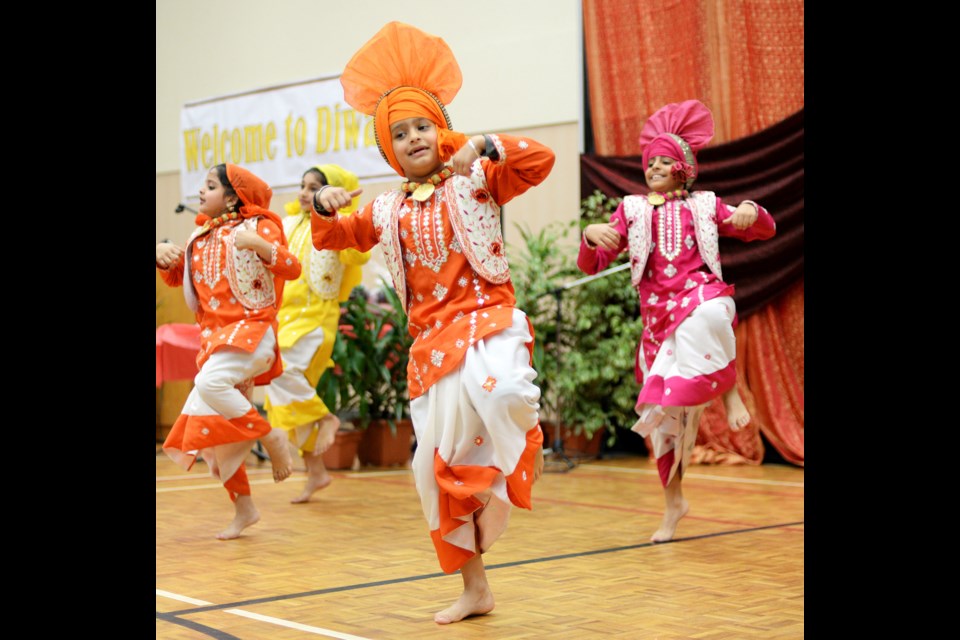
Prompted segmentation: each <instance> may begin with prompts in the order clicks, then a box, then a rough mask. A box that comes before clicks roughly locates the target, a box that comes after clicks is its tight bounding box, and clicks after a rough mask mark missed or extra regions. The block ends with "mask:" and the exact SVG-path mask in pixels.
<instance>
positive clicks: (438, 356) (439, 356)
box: [430, 349, 447, 367]
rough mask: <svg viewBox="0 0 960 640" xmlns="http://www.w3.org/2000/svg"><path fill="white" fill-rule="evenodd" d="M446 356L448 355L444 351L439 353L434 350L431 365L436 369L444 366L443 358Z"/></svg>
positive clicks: (431, 354) (431, 355)
mask: <svg viewBox="0 0 960 640" xmlns="http://www.w3.org/2000/svg"><path fill="white" fill-rule="evenodd" d="M446 355H447V354H445V353H443V352H442V351H437V350H436V349H434V350H433V351H432V352H431V353H430V364H432V365H433V366H435V367H441V366H443V358H444V356H446Z"/></svg>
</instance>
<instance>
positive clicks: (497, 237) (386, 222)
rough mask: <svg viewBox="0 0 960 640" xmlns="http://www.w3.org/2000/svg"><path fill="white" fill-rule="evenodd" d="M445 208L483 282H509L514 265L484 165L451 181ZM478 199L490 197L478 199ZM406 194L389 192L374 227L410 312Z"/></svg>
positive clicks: (376, 207)
mask: <svg viewBox="0 0 960 640" xmlns="http://www.w3.org/2000/svg"><path fill="white" fill-rule="evenodd" d="M441 188H442V189H443V190H444V191H443V195H444V199H445V200H446V202H447V211H448V213H449V220H450V226H451V227H452V228H453V235H454V238H456V241H457V243H458V244H459V245H460V247H461V248H462V249H463V255H464V256H465V257H466V258H467V262H469V263H470V266H471V267H473V270H474V271H476V272H477V273H478V274H479V275H480V277H481V278H483V279H484V280H486V281H487V282H490V283H492V284H503V283H504V282H507V281H508V280H510V265H509V264H508V263H507V257H506V254H505V252H504V248H503V231H502V230H501V228H500V207H499V206H498V205H497V203H496V202H494V201H493V198H492V197H490V194H489V192H488V191H487V178H486V174H484V172H483V168H482V166H481V164H480V162H474V163H473V167H472V170H471V172H470V176H469V177H466V176H461V175H453V176H451V177H450V178H448V179H447V180H446V181H445V182H444V183H443V186H442V187H441ZM478 194H485V195H486V197H485V198H484V197H482V195H481V198H480V199H478V198H477V195H478ZM403 201H404V195H403V192H402V191H399V190H397V191H390V192H388V193H385V194H383V195H381V196H378V197H377V199H376V200H375V201H374V203H373V227H374V231H375V232H376V234H377V237H378V238H379V239H380V248H381V249H382V250H383V258H384V262H386V264H387V268H388V269H389V270H390V275H391V277H392V278H393V286H394V288H395V289H396V290H397V295H398V296H399V297H400V300H401V301H402V302H403V310H404V311H406V310H407V279H406V276H405V275H404V270H403V245H401V244H400V210H401V209H402V208H403V206H404V205H403Z"/></svg>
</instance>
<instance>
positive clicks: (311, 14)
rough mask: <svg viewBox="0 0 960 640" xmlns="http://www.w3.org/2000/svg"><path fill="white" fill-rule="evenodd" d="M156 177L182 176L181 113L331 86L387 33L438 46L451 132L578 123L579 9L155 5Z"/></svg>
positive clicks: (182, 1) (392, 1) (540, 5)
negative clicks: (248, 96) (268, 91)
mask: <svg viewBox="0 0 960 640" xmlns="http://www.w3.org/2000/svg"><path fill="white" fill-rule="evenodd" d="M156 10H157V20H156V28H157V37H156V40H157V59H156V64H157V71H156V82H157V86H156V93H157V131H156V134H157V146H156V154H157V158H156V170H157V173H163V172H170V171H179V167H180V164H179V161H178V159H179V135H178V134H179V126H180V109H181V107H182V106H183V104H184V103H186V102H190V101H193V100H200V99H203V98H210V97H215V96H220V95H225V94H231V93H236V92H241V91H248V90H251V89H256V88H259V87H266V86H271V85H276V84H281V83H284V82H291V81H297V80H305V79H309V78H317V77H323V76H333V75H339V74H340V73H342V72H343V67H344V65H345V64H346V63H347V61H348V60H349V59H350V57H351V56H352V55H353V54H354V53H355V52H356V50H357V49H358V48H359V47H360V46H361V45H362V44H363V43H364V42H366V41H367V40H368V39H369V38H370V37H371V36H373V34H375V33H376V32H377V31H378V30H379V29H380V28H381V27H382V26H383V25H384V24H386V23H387V22H389V21H391V20H399V21H402V22H407V23H409V24H413V25H415V26H417V27H419V28H421V29H423V30H424V31H427V32H429V33H432V34H434V35H438V36H440V37H442V38H443V39H444V40H445V41H446V42H447V44H449V45H450V48H451V49H452V50H453V53H454V55H455V56H456V58H457V61H458V62H459V64H460V68H461V70H462V71H463V86H462V88H461V89H460V92H459V93H458V94H457V97H456V98H455V99H454V100H453V101H452V102H451V103H450V105H448V111H449V112H450V117H451V119H452V121H453V125H454V128H455V129H457V130H459V131H463V132H467V133H471V132H483V131H510V130H517V129H528V128H532V127H540V126H544V125H552V124H561V123H578V122H579V119H580V110H581V106H580V105H581V104H582V101H581V98H580V91H581V90H580V75H581V63H580V49H581V37H580V1H579V0H486V1H484V2H465V1H463V0H349V1H345V2H336V1H333V0H273V1H272V2H265V1H263V0H200V1H197V0H157V3H156Z"/></svg>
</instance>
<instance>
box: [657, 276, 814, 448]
mask: <svg viewBox="0 0 960 640" xmlns="http://www.w3.org/2000/svg"><path fill="white" fill-rule="evenodd" d="M735 333H736V336H737V389H738V390H739V392H740V396H741V397H742V398H743V401H744V404H746V405H747V409H748V410H749V411H750V417H751V420H750V425H749V426H748V427H747V428H746V429H743V430H742V431H739V432H736V433H734V432H732V431H731V430H730V428H729V427H728V426H727V417H726V412H725V411H724V408H723V402H722V401H721V400H720V398H717V399H716V400H714V401H713V403H712V404H710V405H709V406H708V407H707V409H706V411H704V413H703V418H702V419H701V420H700V431H699V432H698V433H697V446H696V447H695V448H694V451H693V454H692V456H691V460H692V461H693V462H701V463H715V464H760V462H762V461H763V454H764V448H763V441H762V440H761V438H760V433H761V432H762V433H763V435H764V436H765V437H766V439H767V440H768V441H769V442H770V444H772V445H773V447H774V448H775V449H776V450H777V451H778V452H779V453H780V455H781V456H783V458H784V460H786V461H787V462H791V463H793V464H796V465H800V466H803V424H804V423H803V279H802V278H801V279H800V282H799V283H797V284H796V285H794V286H793V287H791V289H790V290H789V291H787V292H786V293H785V294H784V295H783V296H782V297H781V298H779V299H777V300H775V301H774V302H772V303H770V304H768V305H766V306H765V307H764V308H763V309H761V310H760V311H758V312H757V313H755V314H753V315H751V316H750V317H748V318H746V319H745V320H741V321H740V324H739V325H738V326H737V328H736V331H735ZM651 450H652V449H651Z"/></svg>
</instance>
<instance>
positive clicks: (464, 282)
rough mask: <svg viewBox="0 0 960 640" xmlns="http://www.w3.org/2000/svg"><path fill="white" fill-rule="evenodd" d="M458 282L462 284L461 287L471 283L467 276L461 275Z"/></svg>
mask: <svg viewBox="0 0 960 640" xmlns="http://www.w3.org/2000/svg"><path fill="white" fill-rule="evenodd" d="M457 284H458V285H460V286H461V287H465V286H467V285H468V284H470V281H469V280H467V277H466V276H460V279H459V280H457Z"/></svg>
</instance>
